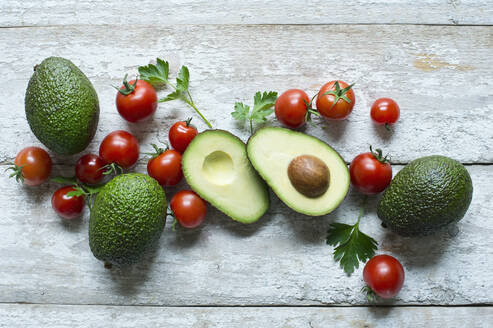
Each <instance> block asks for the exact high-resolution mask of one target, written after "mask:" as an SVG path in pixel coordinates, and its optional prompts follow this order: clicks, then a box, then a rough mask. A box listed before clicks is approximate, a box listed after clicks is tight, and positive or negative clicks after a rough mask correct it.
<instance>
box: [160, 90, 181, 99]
mask: <svg viewBox="0 0 493 328" xmlns="http://www.w3.org/2000/svg"><path fill="white" fill-rule="evenodd" d="M182 97H183V94H182V92H181V91H180V90H176V91H173V92H172V93H170V94H169V95H167V96H166V97H164V98H163V99H159V102H167V101H171V100H175V99H180V98H182Z"/></svg>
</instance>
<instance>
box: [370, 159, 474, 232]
mask: <svg viewBox="0 0 493 328" xmlns="http://www.w3.org/2000/svg"><path fill="white" fill-rule="evenodd" d="M472 190H473V187H472V181H471V176H470V175H469V173H468V172H467V170H466V168H465V167H464V166H463V165H462V164H461V163H459V162H457V161H456V160H453V159H451V158H448V157H445V156H438V155H435V156H428V157H423V158H419V159H416V160H414V161H412V162H411V163H409V164H408V165H407V166H406V167H404V168H403V169H402V170H401V171H400V172H399V173H397V175H396V176H395V177H394V179H393V180H392V182H391V183H390V186H389V187H388V188H387V189H386V190H385V192H384V194H383V196H382V198H381V200H380V202H379V204H378V208H377V214H378V217H379V218H380V219H381V220H382V221H383V222H384V223H385V224H386V225H387V226H388V227H389V228H390V229H392V230H393V231H394V232H396V233H398V234H399V235H402V236H424V235H429V234H432V233H434V232H436V231H438V230H440V229H441V228H443V227H445V226H447V225H449V224H450V223H453V222H457V221H459V220H460V219H462V218H463V217H464V215H465V213H466V211H467V209H468V208H469V204H470V203H471V199H472Z"/></svg>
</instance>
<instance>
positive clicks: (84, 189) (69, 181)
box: [51, 177, 105, 211]
mask: <svg viewBox="0 0 493 328" xmlns="http://www.w3.org/2000/svg"><path fill="white" fill-rule="evenodd" d="M51 181H52V182H55V183H60V184H64V185H69V186H72V188H74V190H73V191H70V192H68V193H67V196H68V197H81V196H82V197H84V199H85V201H86V204H87V207H88V208H89V211H91V210H92V201H93V197H94V196H95V195H96V194H97V193H99V192H100V191H101V189H102V188H103V187H104V185H105V184H104V183H103V184H101V185H98V186H88V185H87V184H84V183H80V182H79V181H77V178H76V177H70V178H65V177H55V178H53V179H51Z"/></svg>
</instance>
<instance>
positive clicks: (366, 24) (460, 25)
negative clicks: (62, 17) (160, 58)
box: [0, 23, 493, 29]
mask: <svg viewBox="0 0 493 328" xmlns="http://www.w3.org/2000/svg"><path fill="white" fill-rule="evenodd" d="M89 26H90V27H121V26H124V25H123V24H64V25H53V24H48V25H15V26H0V29H22V28H25V29H36V28H60V27H68V28H70V27H89ZM133 26H134V27H140V28H153V27H155V25H148V24H134V25H133ZM172 26H197V27H200V26H221V27H227V26H236V27H243V26H244V27H253V26H255V27H257V26H258V27H261V26H294V27H297V26H438V27H493V24H453V23H452V24H431V23H307V24H304V23H300V24H297V23H290V24H276V23H272V24H269V23H262V24H185V23H177V24H173V25H172Z"/></svg>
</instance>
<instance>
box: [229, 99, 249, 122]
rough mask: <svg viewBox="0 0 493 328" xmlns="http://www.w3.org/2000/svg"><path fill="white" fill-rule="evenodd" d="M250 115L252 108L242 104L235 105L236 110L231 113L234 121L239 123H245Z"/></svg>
mask: <svg viewBox="0 0 493 328" xmlns="http://www.w3.org/2000/svg"><path fill="white" fill-rule="evenodd" d="M249 114H250V106H248V105H245V104H243V103H241V102H236V103H235V110H234V112H232V113H231V116H233V118H234V119H236V120H238V121H245V120H247V119H248V117H249Z"/></svg>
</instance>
